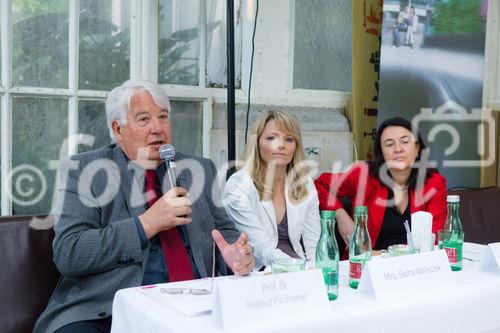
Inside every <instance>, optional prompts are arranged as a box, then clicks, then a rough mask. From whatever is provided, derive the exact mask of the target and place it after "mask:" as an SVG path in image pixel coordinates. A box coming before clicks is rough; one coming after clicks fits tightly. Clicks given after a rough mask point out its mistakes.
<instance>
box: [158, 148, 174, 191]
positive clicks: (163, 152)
mask: <svg viewBox="0 0 500 333" xmlns="http://www.w3.org/2000/svg"><path fill="white" fill-rule="evenodd" d="M159 151H160V158H161V159H162V160H165V163H166V165H167V174H168V179H169V180H170V185H172V187H178V184H177V171H176V166H175V159H174V157H175V148H174V146H172V145H171V144H168V143H167V144H164V145H161V147H160V150H159Z"/></svg>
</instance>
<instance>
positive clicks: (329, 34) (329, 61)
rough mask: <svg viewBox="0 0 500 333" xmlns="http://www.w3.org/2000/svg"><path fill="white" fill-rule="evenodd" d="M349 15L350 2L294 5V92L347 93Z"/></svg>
mask: <svg viewBox="0 0 500 333" xmlns="http://www.w3.org/2000/svg"><path fill="white" fill-rule="evenodd" d="M351 11H352V3H351V1H345V0H296V1H295V32H294V53H293V57H294V64H293V87H294V88H301V89H318V90H343V91H350V90H351V82H352V78H351V73H352V71H351V58H352V57H351V43H352V40H351V36H352V31H351V30H352V23H351V17H352V14H351Z"/></svg>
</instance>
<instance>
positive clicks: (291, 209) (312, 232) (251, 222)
mask: <svg viewBox="0 0 500 333" xmlns="http://www.w3.org/2000/svg"><path fill="white" fill-rule="evenodd" d="M306 186H307V192H308V195H307V198H306V199H305V200H304V201H302V202H300V203H298V204H293V203H292V202H291V200H289V198H288V185H287V184H286V185H285V193H286V198H285V201H286V211H287V218H288V236H289V238H290V243H291V244H292V247H293V249H294V251H295V252H296V253H297V254H298V255H299V256H300V257H301V258H303V259H307V260H314V259H315V254H316V245H317V243H318V239H319V236H320V232H321V227H320V215H319V200H318V193H317V192H316V188H315V186H314V183H313V181H312V179H309V180H308V182H307V185H306ZM223 202H224V206H225V207H226V211H227V212H228V214H229V216H230V217H231V219H232V220H233V221H234V222H235V224H236V228H237V229H238V230H239V231H241V232H244V233H245V234H247V236H248V239H249V242H250V244H251V245H252V247H253V254H254V257H255V268H256V269H259V268H261V267H262V266H268V265H269V264H270V263H271V260H273V259H275V258H287V257H288V255H287V254H285V253H284V252H283V251H281V250H279V249H277V248H276V246H277V245H278V224H277V223H276V215H275V212H274V207H273V203H272V200H268V201H260V200H259V194H258V192H257V189H256V188H255V185H254V184H253V181H252V178H250V175H249V174H248V173H247V171H246V169H241V170H240V171H238V172H236V173H235V174H233V175H232V176H231V178H229V180H228V181H227V183H226V186H225V187H224V193H223ZM301 238H302V239H303V242H304V247H305V251H306V253H305V254H304V251H303V249H302V246H301V245H300V239H301Z"/></svg>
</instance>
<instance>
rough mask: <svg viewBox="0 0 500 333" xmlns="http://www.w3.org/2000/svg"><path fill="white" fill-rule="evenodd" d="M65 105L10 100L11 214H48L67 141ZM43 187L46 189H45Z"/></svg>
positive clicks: (42, 100)
mask: <svg viewBox="0 0 500 333" xmlns="http://www.w3.org/2000/svg"><path fill="white" fill-rule="evenodd" d="M67 109H68V102H67V101H66V100H63V99H48V98H13V100H12V133H13V135H12V201H13V202H12V209H13V213H14V214H18V215H19V214H46V213H48V212H49V211H50V208H51V203H52V195H53V187H54V181H55V175H56V170H54V169H53V168H49V161H57V160H59V158H60V153H61V154H63V156H67V149H66V150H63V151H62V152H60V150H61V146H62V144H63V142H64V140H65V139H66V138H67V136H68V133H67V128H68V117H67V113H68V111H67ZM44 184H45V186H44Z"/></svg>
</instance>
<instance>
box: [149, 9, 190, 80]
mask: <svg viewBox="0 0 500 333" xmlns="http://www.w3.org/2000/svg"><path fill="white" fill-rule="evenodd" d="M199 15H200V10H199V7H198V0H160V9H159V20H158V21H159V25H160V27H159V32H158V33H159V35H158V38H159V40H158V62H159V63H158V81H159V82H160V83H170V84H184V85H193V86H195V85H198V70H199V69H198V53H199V50H198V17H199Z"/></svg>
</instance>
